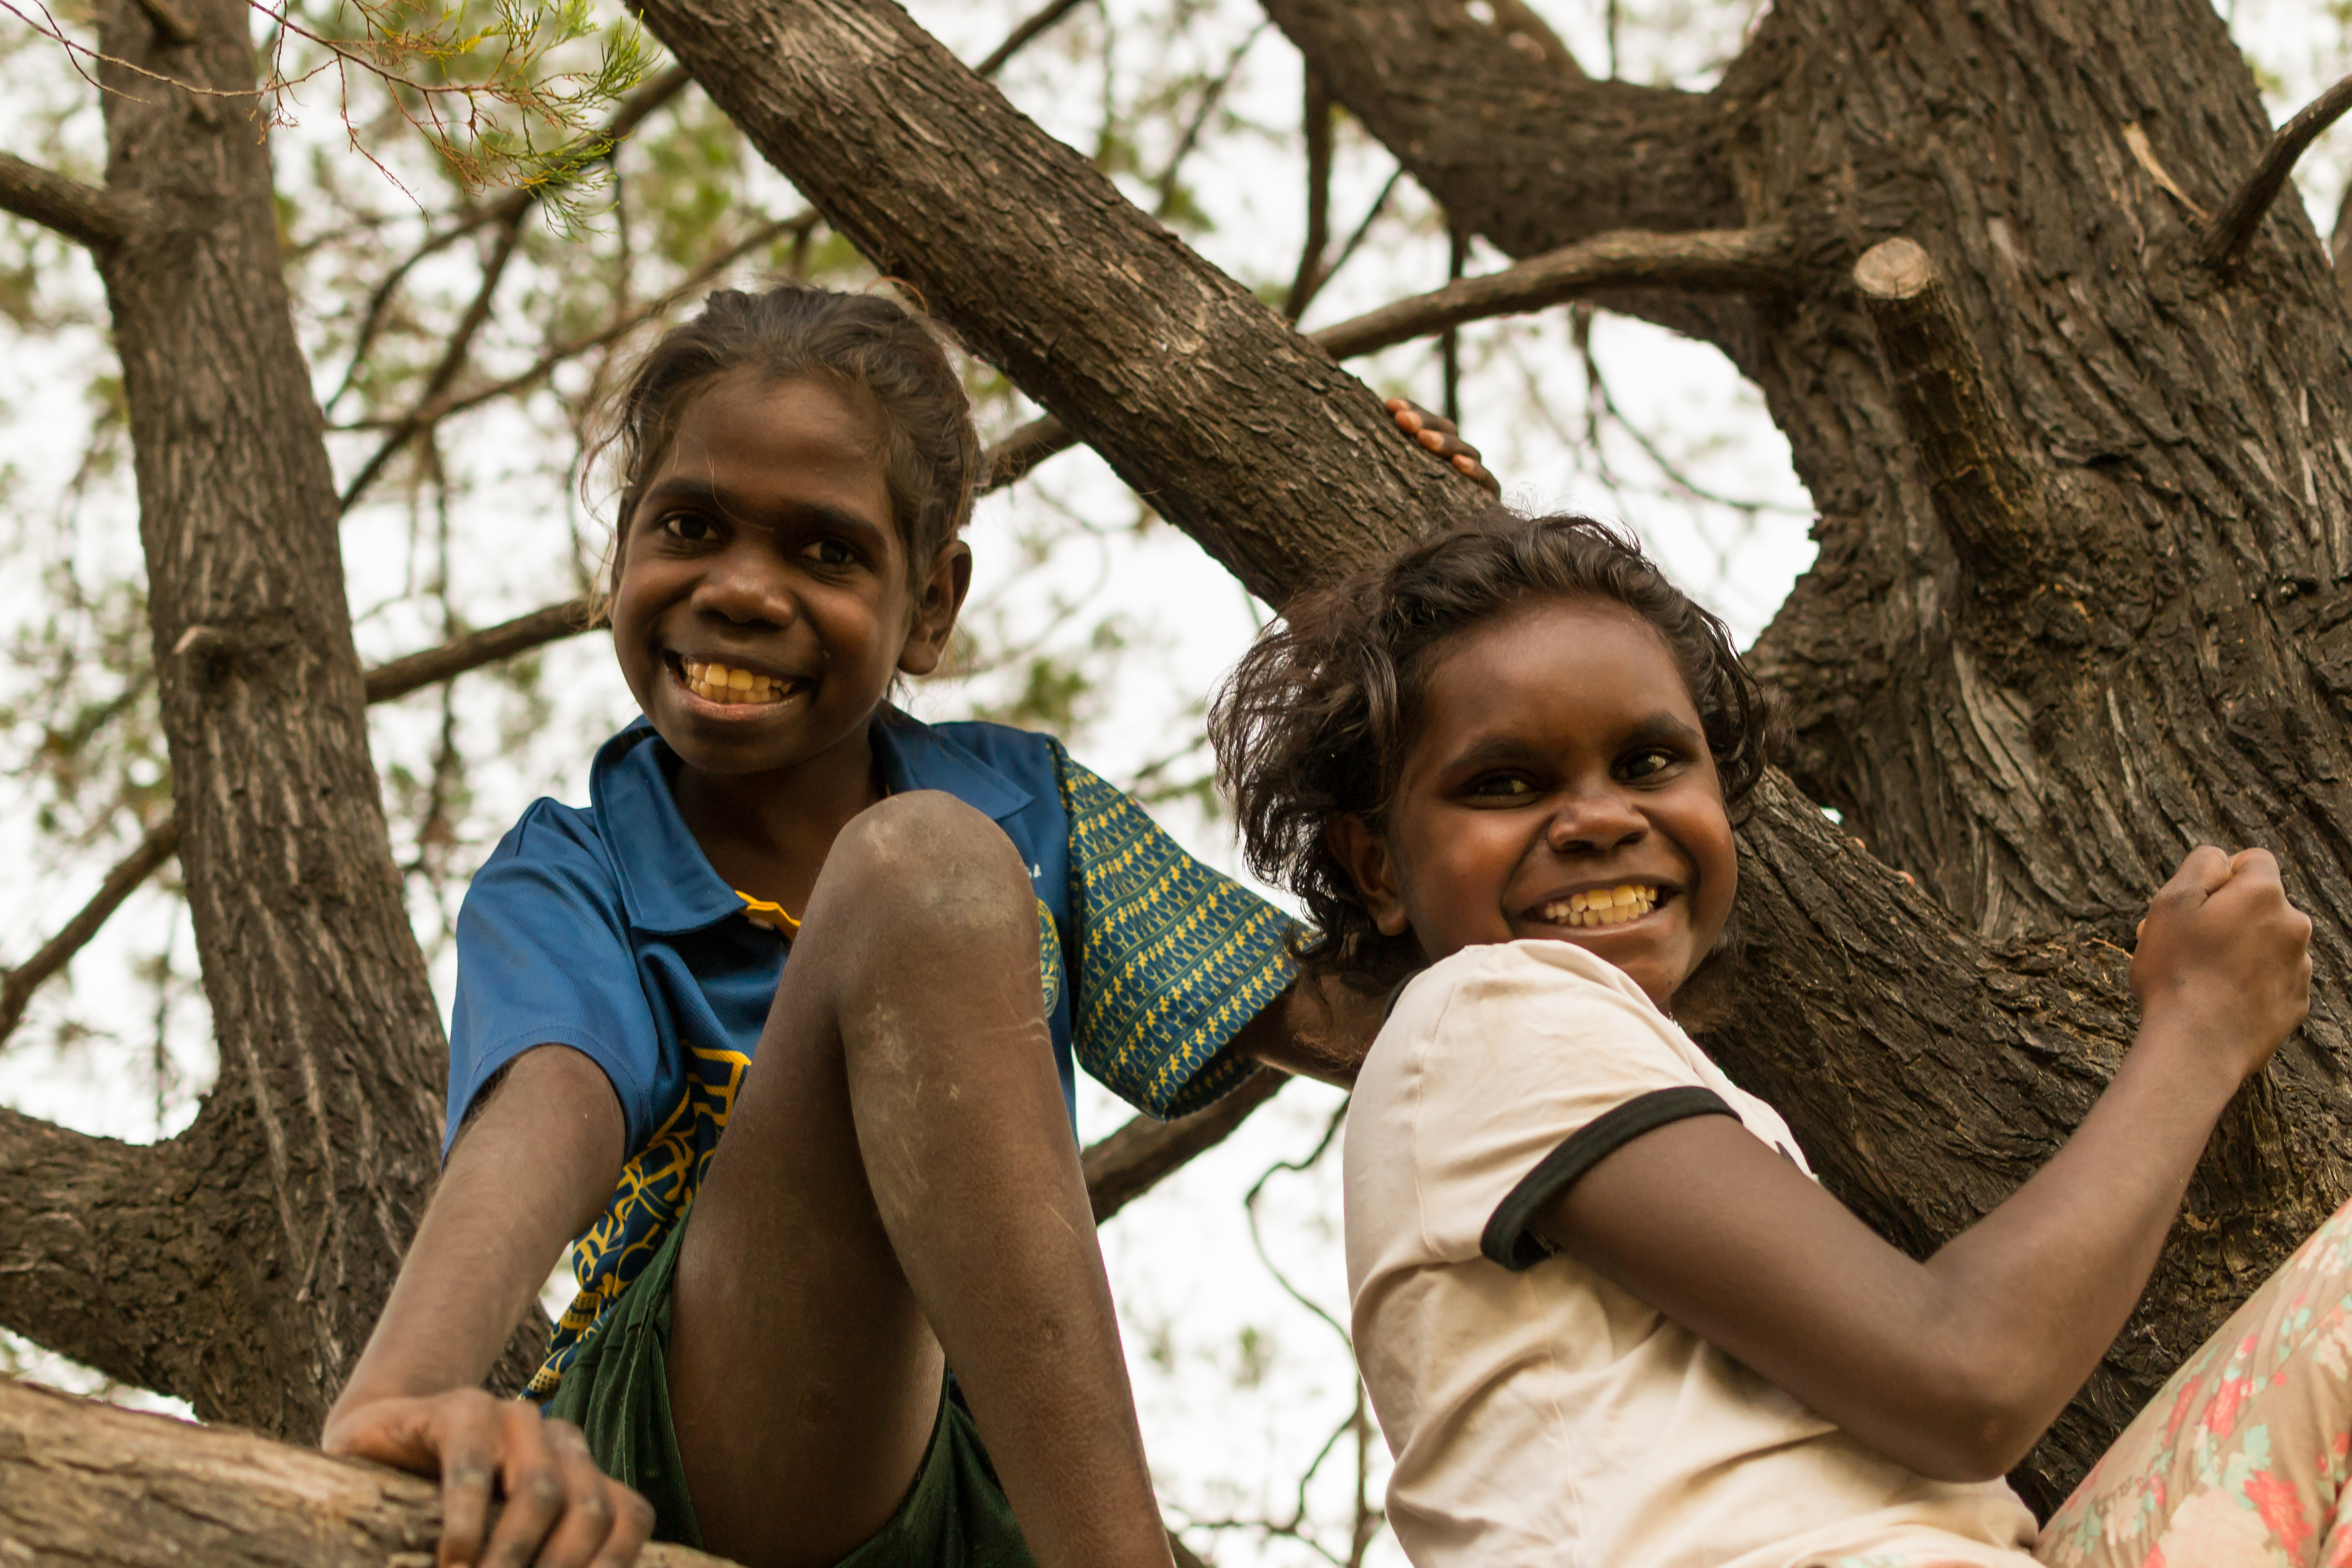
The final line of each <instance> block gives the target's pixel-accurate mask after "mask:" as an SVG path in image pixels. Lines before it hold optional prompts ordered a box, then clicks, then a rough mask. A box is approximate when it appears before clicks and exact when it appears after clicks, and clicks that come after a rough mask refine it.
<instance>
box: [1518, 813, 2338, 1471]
mask: <svg viewBox="0 0 2352 1568" xmlns="http://www.w3.org/2000/svg"><path fill="white" fill-rule="evenodd" d="M2309 934H2310V921H2308V920H2306V919H2305V917H2304V916H2302V915H2301V914H2300V913H2299V912H2298V911H2296V910H2294V907H2293V906H2292V905H2290V904H2288V903H2287V901H2286V899H2285V895H2284V891H2283V890H2282V889H2281V888H2280V886H2279V881H2278V871H2277V867H2276V865H2275V864H2274V863H2273V862H2272V860H2271V858H2270V857H2269V856H2268V855H2266V854H2262V853H2261V852H2259V851H2257V852H2252V853H2251V854H2242V855H2241V856H2240V857H2238V858H2237V859H2236V860H2235V861H2229V860H2225V859H2224V858H2223V857H2222V855H2221V851H2219V850H2217V849H2210V848H2207V849H2200V850H2198V851H2196V852H2195V853H2194V854H2192V855H2191V856H2190V857H2189V859H2188V860H2187V861H2185V862H2184V863H2183V864H2182V867H2181V869H2180V871H2179V873H2178V874H2176V875H2175V877H2174V878H2173V880H2172V881H2171V882H2170V883H2168V885H2167V886H2166V888H2165V890H2164V891H2163V892H2162V893H2161V894H2159V895H2158V898H2157V900H2156V902H2155V904H2154V905H2153V906H2152V907H2151V909H2150V910H2149V915H2148V918H2147V921H2145V922H2143V926H2142V932H2141V942H2140V947H2139V952H2138V953H2137V956H2136V957H2135V959H2134V962H2133V965H2132V982H2133V989H2134V990H2135V991H2136V992H2137V994H2138V995H2139V998H2140V1002H2141V1005H2142V1009H2143V1016H2142V1022H2141V1026H2140V1031H2139V1036H2138V1039H2137V1043H2136V1044H2135V1045H2134V1047H2133V1048H2132V1051H2131V1054H2130V1056H2129V1057H2128V1058H2126V1060H2125V1062H2124V1065H2123V1067H2122V1068H2121V1069H2120V1070H2119V1071H2118V1072H2117V1073H2116V1077H2115V1079H2114V1081H2113V1082H2112V1083H2110V1084H2109V1085H2108V1088H2107V1089H2106V1092H2105V1094H2104V1095H2102V1096H2101V1097H2100V1099H2099V1101H2098V1103H2097V1104H2096V1105H2095V1106H2094V1107H2093V1108H2092V1110H2091V1113H2090V1115H2089V1116H2087V1117H2085V1118H2084V1121H2083V1124H2082V1126H2081V1127H2080V1128H2079V1129H2078V1130H2077V1131H2076V1132H2075V1134H2074V1137H2073V1139H2071V1140H2070V1141H2069V1142H2067V1144H2066V1146H2065V1147H2064V1148H2063V1149H2062V1150H2061V1151H2060V1152H2059V1153H2058V1154H2057V1156H2056V1157H2055V1158H2054V1159H2053V1160H2052V1161H2051V1162H2050V1163H2049V1164H2048V1165H2046V1166H2045V1167H2043V1168H2042V1170H2041V1171H2040V1172H2039V1173H2036V1174H2035V1175H2034V1177H2033V1178H2032V1180H2031V1181H2029V1182H2028V1183H2026V1184H2025V1185H2024V1186H2022V1187H2021V1188H2020V1189H2018V1191H2017V1192H2016V1194H2013V1195H2012V1196H2011V1198H2010V1199H2009V1200H2008V1201H2007V1202H2006V1203H2004V1204H2002V1205H2001V1206H2000V1208H1998V1209H1996V1210H1994V1211H1993V1212H1992V1213H1991V1214H1990V1215H1986V1216H1985V1218H1984V1219H1982V1220H1981V1221H1979V1223H1978V1224H1977V1225H1975V1226H1972V1227H1971V1228H1969V1230H1968V1231H1966V1232H1965V1233H1963V1234H1962V1235H1960V1236H1958V1237H1955V1238H1954V1239H1953V1240H1952V1241H1951V1242H1950V1243H1949V1244H1948V1245H1947V1246H1946V1247H1944V1248H1943V1249H1942V1250H1941V1251H1940V1252H1938V1253H1937V1254H1936V1256H1935V1257H1933V1258H1930V1259H1928V1260H1927V1262H1926V1263H1924V1264H1921V1263H1915V1262H1913V1261H1912V1260H1911V1259H1910V1258H1907V1257H1906V1256H1905V1255H1904V1254H1902V1253H1901V1252H1898V1251H1897V1250H1895V1248H1894V1247H1889V1246H1888V1245H1886V1243H1885V1242H1883V1241H1881V1240H1880V1239H1879V1238H1878V1237H1876V1236H1875V1235H1874V1234H1873V1233H1872V1232H1871V1231H1870V1230H1869V1229H1867V1228H1866V1227H1865V1226H1863V1224H1862V1223H1861V1222H1860V1221H1859V1220H1857V1219H1855V1218H1854V1217H1853V1215H1851V1214H1850V1213H1848V1212H1847V1211H1846V1209H1845V1208H1844V1207H1843V1205H1840V1204H1839V1203H1838V1202H1837V1200H1835V1199H1834V1198H1832V1197H1831V1196H1830V1195H1829V1194H1826V1193H1824V1192H1822V1190H1821V1189H1820V1188H1818V1187H1816V1186H1815V1185H1814V1184H1812V1183H1811V1182H1809V1181H1807V1180H1805V1178H1804V1177H1803V1176H1802V1175H1801V1173H1798V1172H1797V1171H1796V1170H1795V1169H1794V1168H1792V1167H1791V1166H1790V1165H1789V1164H1788V1163H1786V1162H1785V1161H1783V1160H1782V1159H1781V1158H1780V1156H1779V1155H1778V1154H1777V1153H1775V1152H1773V1151H1771V1150H1769V1149H1767V1148H1765V1147H1764V1146H1763V1145H1762V1144H1761V1143H1759V1142H1758V1141H1757V1140H1756V1139H1754V1138H1753V1137H1751V1136H1749V1135H1748V1133H1747V1132H1746V1131H1744V1130H1742V1129H1741V1128H1739V1127H1738V1126H1737V1125H1735V1124H1734V1123H1733V1122H1732V1121H1729V1120H1728V1119H1727V1118H1724V1117H1718V1116H1705V1117H1696V1118H1692V1119H1690V1120H1688V1121H1678V1122H1674V1123H1671V1124H1669V1125H1667V1126H1665V1127H1662V1128H1660V1129H1658V1130H1657V1131H1654V1132H1650V1133H1648V1134H1646V1135H1644V1136H1643V1137H1641V1138H1638V1139H1635V1140H1633V1142H1630V1143H1628V1144H1626V1145H1625V1146H1624V1147H1623V1148H1622V1149H1620V1150H1618V1151H1617V1152H1614V1153H1612V1154H1611V1155H1609V1156H1608V1157H1607V1158H1606V1159H1603V1160H1601V1162H1600V1163H1598V1164H1596V1165H1594V1166H1593V1168H1592V1169H1591V1171H1590V1172H1588V1173H1586V1174H1585V1175H1584V1176H1583V1178H1582V1179H1581V1180H1580V1181H1579V1182H1577V1183H1576V1184H1575V1185H1573V1186H1571V1187H1570V1188H1569V1189H1567V1190H1566V1191H1565V1192H1563V1193H1561V1194H1559V1195H1558V1196H1556V1197H1554V1198H1553V1199H1552V1200H1551V1202H1550V1203H1549V1204H1548V1205H1545V1206H1544V1207H1543V1208H1542V1209H1540V1210H1538V1213H1537V1215H1536V1218H1535V1222H1534V1225H1535V1230H1536V1233H1537V1234H1538V1236H1540V1237H1543V1238H1544V1239H1546V1240H1547V1241H1549V1242H1551V1243H1552V1244H1554V1245H1556V1246H1558V1247H1561V1248H1563V1249H1564V1250H1567V1251H1569V1252H1570V1253H1573V1254H1574V1255H1576V1256H1577V1257H1579V1258H1582V1259H1584V1260H1585V1261H1586V1262H1588V1263H1590V1264H1591V1266H1592V1267H1593V1268H1597V1269H1599V1270H1600V1271H1601V1273H1603V1274H1605V1275H1607V1276H1609V1277H1610V1278H1611V1279H1614V1280H1616V1281H1617V1282H1618V1283H1619V1284H1621V1285H1622V1286H1623V1287H1624V1288H1625V1289H1628V1290H1631V1291H1632V1292H1633V1293H1634V1294H1635V1295H1637V1296H1639V1297H1641V1298H1642V1299H1643V1300H1646V1301H1648V1302H1649V1303H1650V1304H1651V1305H1653V1306H1654V1307H1656V1308H1657V1309H1658V1310H1660V1311H1661V1312H1664V1314H1665V1315H1666V1316H1668V1317H1670V1318H1672V1319H1674V1320H1675V1321H1676V1322H1679V1323H1681V1324H1682V1325H1683V1326H1684V1327H1685V1328H1687V1329H1689V1330H1690V1331H1692V1332H1694V1333H1696V1334H1697V1335H1699V1336H1700V1337H1701V1338H1703V1339H1706V1341H1708V1342H1711V1343H1713V1344H1714V1345H1716V1346H1717V1348H1719V1349H1721V1350H1722V1351H1724V1352H1726V1353H1727V1354H1729V1355H1731V1356H1733V1357H1736V1358H1737V1359H1738V1360H1739V1361H1741V1362H1743V1363H1746V1364H1748V1366H1750V1367H1752V1368H1754V1369H1755V1370H1756V1371H1757V1372H1759V1373H1762V1374H1763V1375H1764V1376H1766V1377H1768V1378H1769V1379H1771V1380H1772V1381H1773V1382H1774V1383H1776V1384H1780V1386H1781V1387H1783V1388H1785V1389H1787V1390H1788V1391H1789V1392H1790V1394H1795V1395H1796V1396H1797V1397H1798V1398H1799V1399H1801V1400H1803V1401H1804V1402H1805V1403H1806V1404H1807V1405H1810V1406H1811V1407H1812V1408H1813V1409H1814V1410H1816V1411H1818V1412H1820V1413H1821V1414H1822V1415H1824V1416H1826V1417H1828V1418H1829V1419H1830V1420H1832V1421H1834V1422H1836V1423H1837V1424H1838V1425H1839V1426H1843V1427H1844V1428H1845V1429H1846V1430H1847V1431H1849V1432H1851V1433H1853V1435H1854V1436H1856V1437H1859V1438H1861V1439H1862V1440H1863V1441H1864V1442H1865V1443H1868V1444H1870V1445H1871V1446H1872V1447H1875V1448H1877V1449H1879V1450H1880V1451H1881V1452H1883V1453H1885V1454H1886V1455H1888V1456H1889V1457H1891V1458H1895V1459H1896V1460H1898V1461H1900V1462H1901V1463H1903V1464H1905V1465H1907V1466H1909V1467H1910V1468H1912V1469H1915V1470H1916V1471H1918V1472H1920V1473H1921V1474H1923V1475H1927V1476H1932V1477H1937V1478H1940V1479H1950V1480H1976V1479H1989V1478H1990V1477H1993V1476H1997V1475H2000V1474H2001V1473H2002V1472H2003V1471H2005V1470H2007V1469H2008V1468H2010V1467H2011V1466H2012V1465H2014V1464H2015V1463H2016V1462H2017V1461H2018V1460H2019V1459H2021V1458H2023V1457H2024V1455H2025V1453H2026V1451H2027V1450H2028V1449H2029V1448H2031V1447H2032V1445H2033V1442H2034V1440H2035V1439H2036V1438H2037V1437H2038V1436H2040V1435H2041V1433H2042V1430H2043V1428H2044V1427H2046V1426H2048V1425H2049V1423H2050V1421H2051V1420H2052V1419H2053V1417H2054V1416H2055V1415H2057V1414H2058V1412H2059V1411H2060V1409H2062V1408H2063V1406H2064V1405H2065V1403H2066V1401H2067V1400H2068V1399H2069V1398H2071V1397H2072V1396H2073V1395H2074V1391H2075V1389H2077V1388H2078V1387H2080V1386H2081V1384H2082V1381H2083V1379H2084V1378H2085V1377H2086V1376H2088V1375H2089V1374H2090V1372H2091V1370H2092V1368H2093V1367H2094V1366H2095V1365H2096V1364H2097V1362H2098V1358H2099V1356H2100V1355H2101V1354H2102V1353H2103V1352H2105V1349H2106V1347H2107V1345H2108V1343H2109V1342H2111V1341H2112V1340H2113V1339H2114V1337H2115V1335H2116V1332H2117V1331H2120V1330H2121V1328H2122V1327H2123V1324H2124V1321H2125V1319H2126V1317H2128V1316H2129V1314H2130V1312H2131V1310H2132V1307H2133V1305H2134V1303H2135V1302H2137V1300H2138V1299H2139V1294H2140V1291H2141V1290H2142V1289H2144V1288H2145V1286H2146V1284H2147V1277H2148V1274H2149V1272H2150V1270H2151V1269H2153V1268H2154V1267H2155V1264H2156V1258H2157V1254H2158V1251H2159V1249H2160V1248H2161V1247H2163V1244H2164V1238H2165V1236H2166V1233H2167V1232H2168V1230H2169V1229H2170V1227H2171V1225H2172V1220H2173V1217H2174V1215H2176V1214H2177V1213H2178V1212H2179V1205H2180V1201H2181V1197H2182V1195H2183V1194H2184V1193H2185V1192H2186V1191H2187V1188H2188V1184H2189V1173H2190V1172H2191V1171H2192V1170H2193V1169H2194V1168H2195V1166H2196V1163H2197V1159H2198V1156H2199V1154H2200V1152H2201V1151H2202V1149H2203V1148H2204V1145H2205V1141H2206V1138H2207V1137H2208V1136H2209V1135H2210V1132H2211V1131H2212V1127H2213V1122H2214V1121H2215V1120H2216V1119H2217V1118H2218V1117H2219V1116H2220V1115H2221V1109H2222V1107H2223V1106H2224V1105H2225V1104H2227V1103H2228V1100H2229V1098H2230V1096H2231V1093H2232V1092H2233V1091H2235V1089H2237V1087H2238V1085H2239V1084H2240V1083H2241V1082H2242V1081H2243V1079H2245V1078H2246V1077H2247V1076H2248V1075H2249V1074H2251V1073H2252V1072H2254V1071H2257V1070H2259V1069H2260V1068H2261V1067H2262V1065H2263V1062H2265V1061H2267V1060H2268V1059H2269V1058H2270V1054H2271V1052H2272V1051H2273V1049H2274V1048H2275V1047H2276V1046H2277V1044H2278V1042H2279V1041H2280V1040H2281V1039H2283V1038H2284V1037H2285V1036H2286V1035H2287V1034H2288V1033H2289V1032H2290V1031H2291V1030H2293V1029H2294V1027H2295V1026H2297V1025H2298V1024H2300V1023H2301V1021H2302V1018H2303V1015H2304V1011H2305V1007H2306V1006H2307V1005H2308V994H2309V988H2310V975H2311V962H2310V957H2309V954H2308V951H2307V943H2308V940H2309Z"/></svg>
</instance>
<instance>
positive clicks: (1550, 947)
mask: <svg viewBox="0 0 2352 1568" xmlns="http://www.w3.org/2000/svg"><path fill="white" fill-rule="evenodd" d="M1695 1055H1696V1052H1695V1049H1694V1048H1693V1047H1690V1046H1689V1045H1688V1043H1687V1041H1685V1040H1684V1039H1683V1037H1682V1036H1681V1032H1680V1031H1679V1030H1677V1029H1676V1028H1675V1026H1674V1024H1673V1023H1672V1022H1671V1021H1669V1020H1668V1019H1667V1018H1666V1017H1665V1016H1664V1015H1662V1014H1661V1013H1659V1012H1658V1010H1657V1008H1656V1007H1655V1006H1654V1005H1652V1004H1651V1002H1650V1000H1649V998H1648V997H1646V996H1644V995H1643V994H1642V992H1641V989H1640V988H1639V987H1638V986H1636V985H1634V984H1633V982H1632V981H1631V980H1629V979H1628V978H1626V976H1625V975H1624V974H1623V973H1621V972H1620V971H1619V970H1617V969H1616V968H1615V967H1614V966H1613V965H1611V964H1609V963H1605V962H1603V961H1602V960H1601V959H1598V958H1595V957H1593V956H1592V955H1591V953H1589V952H1585V951H1584V950H1583V949H1581V948H1578V947H1575V946H1572V945H1570V944H1569V943H1567V942H1501V943H1496V944H1493V945H1488V946H1480V947H1472V948H1465V949H1464V950H1463V951H1461V952H1457V953H1454V954H1453V955H1451V956H1450V957H1448V958H1445V959H1444V960H1443V961H1441V962H1439V963H1433V964H1432V965H1431V966H1430V967H1429V968H1427V969H1425V970H1423V972H1422V973H1420V974H1418V975H1416V976H1414V977H1413V979H1412V981H1411V982H1410V983H1409V984H1406V985H1405V987H1404V988H1403V990H1402V992H1401V993H1400V994H1399V995H1398V997H1397V1001H1396V1005H1395V1006H1394V1007H1393V1008H1392V1009H1391V1011H1390V1014H1389V1018H1388V1022H1387V1023H1386V1024H1385V1025H1384V1026H1382V1027H1381V1033H1380V1035H1379V1037H1378V1038H1377V1039H1375V1040H1374V1041H1373V1043H1372V1047H1371V1051H1370V1054H1369V1055H1368V1056H1367V1057H1366V1058H1365V1062H1364V1068H1363V1071H1362V1074H1361V1075H1360V1077H1359V1079H1358V1080H1357V1085H1356V1097H1357V1100H1358V1103H1359V1105H1360V1106H1361V1107H1363V1108H1364V1109H1365V1110H1368V1111H1375V1112H1376V1108H1379V1107H1382V1106H1391V1107H1394V1108H1396V1110H1398V1111H1399V1112H1400V1113H1403V1114H1406V1115H1408V1116H1409V1117H1410V1118H1411V1119H1412V1120H1413V1121H1416V1122H1419V1121H1423V1119H1425V1118H1427V1117H1428V1116H1430V1115H1432V1114H1438V1115H1440V1116H1441V1118H1443V1117H1448V1116H1452V1115H1455V1114H1458V1115H1460V1116H1462V1117H1465V1118H1470V1119H1473V1120H1475V1118H1477V1117H1479V1116H1483V1115H1488V1114H1492V1113H1493V1108H1494V1107H1496V1106H1497V1105H1501V1104H1507V1103H1515V1104H1518V1105H1521V1106H1530V1105H1535V1104H1546V1103H1552V1102H1560V1103H1561V1104H1562V1105H1565V1104H1566V1103H1568V1102H1573V1103H1575V1104H1577V1105H1579V1106H1581V1107H1585V1108H1587V1109H1588V1110H1590V1109H1591V1108H1595V1107H1605V1106H1606V1105H1608V1104H1609V1103H1611V1102H1612V1101H1613V1100H1619V1099H1623V1098H1628V1097H1631V1096H1633V1095H1635V1094H1639V1093H1642V1092H1644V1091H1646V1090H1648V1089H1654V1088H1657V1087H1661V1086H1669V1085H1676V1084H1688V1083H1697V1082H1701V1081H1703V1074H1702V1070H1701V1069H1700V1068H1699V1066H1698V1064H1697V1063H1696V1060H1694V1059H1693V1058H1694V1057H1695Z"/></svg>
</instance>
